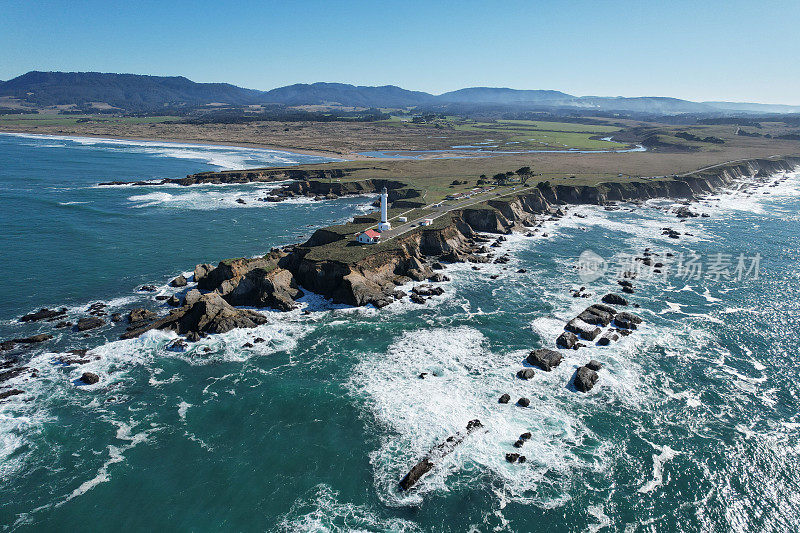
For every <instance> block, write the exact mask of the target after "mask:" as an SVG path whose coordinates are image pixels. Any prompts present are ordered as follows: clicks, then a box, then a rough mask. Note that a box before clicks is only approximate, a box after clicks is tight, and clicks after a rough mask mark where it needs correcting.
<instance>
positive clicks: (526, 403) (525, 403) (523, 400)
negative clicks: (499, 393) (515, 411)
mask: <svg viewBox="0 0 800 533" xmlns="http://www.w3.org/2000/svg"><path fill="white" fill-rule="evenodd" d="M530 404H531V401H530V400H529V399H528V398H520V399H519V400H517V405H519V406H520V407H528V406H529V405H530Z"/></svg>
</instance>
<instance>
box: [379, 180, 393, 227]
mask: <svg viewBox="0 0 800 533" xmlns="http://www.w3.org/2000/svg"><path fill="white" fill-rule="evenodd" d="M390 229H392V225H391V224H389V193H387V192H386V187H384V188H383V191H381V223H380V224H378V231H388V230H390Z"/></svg>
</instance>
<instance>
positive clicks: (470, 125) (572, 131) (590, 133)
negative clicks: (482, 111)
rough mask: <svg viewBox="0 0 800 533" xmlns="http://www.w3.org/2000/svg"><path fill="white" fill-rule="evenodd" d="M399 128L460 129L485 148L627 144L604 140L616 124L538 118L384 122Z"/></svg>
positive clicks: (593, 147)
mask: <svg viewBox="0 0 800 533" xmlns="http://www.w3.org/2000/svg"><path fill="white" fill-rule="evenodd" d="M387 123H388V124H392V125H394V126H396V127H398V128H415V127H416V128H421V127H431V126H433V127H435V128H439V129H440V130H444V131H453V132H460V133H462V134H465V135H469V136H470V138H473V139H475V140H474V141H473V143H474V144H473V145H471V146H481V147H482V148H483V149H485V150H497V151H516V150H619V149H622V148H625V147H626V146H628V144H626V143H620V142H613V141H604V140H601V139H600V138H598V137H607V136H609V135H611V134H613V133H614V132H617V131H619V130H620V128H619V127H617V126H604V125H597V124H577V123H574V122H547V121H538V120H498V121H494V122H479V121H475V120H470V119H465V118H462V117H451V116H448V117H439V118H435V119H431V120H430V121H428V122H426V123H419V124H415V123H413V122H411V121H409V120H408V119H407V118H405V117H398V116H392V117H391V119H390V120H388V121H387Z"/></svg>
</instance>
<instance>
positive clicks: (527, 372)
mask: <svg viewBox="0 0 800 533" xmlns="http://www.w3.org/2000/svg"><path fill="white" fill-rule="evenodd" d="M534 374H535V372H534V371H533V369H532V368H523V369H522V370H520V371H519V372H517V377H518V378H519V379H531V378H532V377H533V376H534Z"/></svg>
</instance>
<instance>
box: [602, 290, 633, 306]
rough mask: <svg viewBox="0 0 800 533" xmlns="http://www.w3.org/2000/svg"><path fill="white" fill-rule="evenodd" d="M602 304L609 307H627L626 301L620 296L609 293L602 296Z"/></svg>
mask: <svg viewBox="0 0 800 533" xmlns="http://www.w3.org/2000/svg"><path fill="white" fill-rule="evenodd" d="M602 301H603V303H607V304H610V305H628V300H626V299H625V298H623V297H622V296H620V295H619V294H614V293H613V292H610V293H608V294H606V295H605V296H603V299H602Z"/></svg>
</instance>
